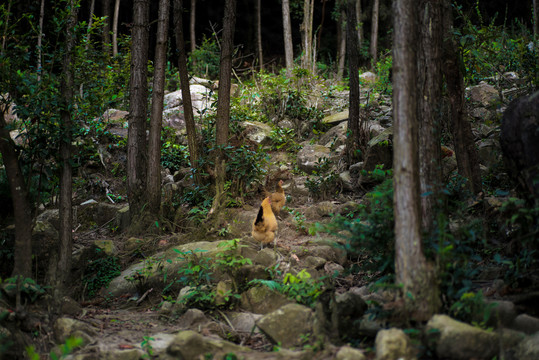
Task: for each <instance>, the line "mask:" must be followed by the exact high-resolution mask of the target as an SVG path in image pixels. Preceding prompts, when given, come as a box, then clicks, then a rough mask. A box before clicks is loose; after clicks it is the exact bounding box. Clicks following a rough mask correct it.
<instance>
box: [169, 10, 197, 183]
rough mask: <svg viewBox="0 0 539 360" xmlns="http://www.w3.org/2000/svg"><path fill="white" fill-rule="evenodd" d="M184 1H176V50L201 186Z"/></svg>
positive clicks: (189, 136)
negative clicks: (184, 24)
mask: <svg viewBox="0 0 539 360" xmlns="http://www.w3.org/2000/svg"><path fill="white" fill-rule="evenodd" d="M182 15H183V1H182V0H174V29H175V35H176V48H177V49H178V52H179V54H178V73H179V75H180V88H181V90H182V100H183V114H184V116H185V128H186V130H187V144H188V146H189V159H190V161H191V168H192V169H194V170H195V171H194V177H195V183H196V184H200V176H199V174H198V173H199V172H198V171H197V168H198V159H199V157H200V155H199V154H200V151H199V148H200V146H199V137H198V133H197V129H196V126H195V118H194V116H193V105H192V102H191V91H190V87H189V73H188V72H187V54H186V48H185V38H184V35H183V18H182Z"/></svg>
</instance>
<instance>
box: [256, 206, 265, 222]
mask: <svg viewBox="0 0 539 360" xmlns="http://www.w3.org/2000/svg"><path fill="white" fill-rule="evenodd" d="M262 222H264V209H263V208H262V206H260V210H258V215H257V216H256V220H255V225H258V224H260V223H262Z"/></svg>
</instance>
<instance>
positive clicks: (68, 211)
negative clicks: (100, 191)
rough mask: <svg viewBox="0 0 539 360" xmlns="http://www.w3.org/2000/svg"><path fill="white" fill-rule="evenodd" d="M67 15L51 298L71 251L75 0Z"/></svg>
mask: <svg viewBox="0 0 539 360" xmlns="http://www.w3.org/2000/svg"><path fill="white" fill-rule="evenodd" d="M69 10H70V13H69V18H68V22H67V25H66V26H67V28H66V49H65V54H64V60H63V70H62V72H63V78H62V82H61V94H62V100H63V106H62V109H61V110H60V119H61V121H62V127H63V130H62V133H63V134H62V141H61V142H60V158H61V174H60V208H59V218H60V231H59V234H60V246H59V250H58V265H57V272H56V286H55V296H54V298H55V301H58V300H59V299H60V296H61V295H63V293H64V292H65V289H66V288H67V286H68V283H69V280H70V276H69V275H70V274H71V253H72V251H73V201H72V194H73V186H72V183H73V182H72V178H73V169H72V166H71V147H72V145H71V143H72V139H73V122H72V119H71V109H72V103H73V86H74V80H73V77H74V69H73V51H74V49H75V40H76V36H75V26H76V24H77V13H78V6H76V4H75V0H71V1H70V2H69Z"/></svg>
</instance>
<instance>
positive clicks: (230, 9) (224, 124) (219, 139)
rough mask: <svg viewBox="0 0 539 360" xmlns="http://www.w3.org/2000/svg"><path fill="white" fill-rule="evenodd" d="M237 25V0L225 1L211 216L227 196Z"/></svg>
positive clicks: (216, 211)
mask: <svg viewBox="0 0 539 360" xmlns="http://www.w3.org/2000/svg"><path fill="white" fill-rule="evenodd" d="M235 25H236V0H225V15H224V18H223V37H222V41H221V61H220V68H219V94H218V97H217V120H216V129H215V149H216V158H215V198H214V201H213V205H212V208H211V210H210V214H216V213H218V210H220V209H221V207H222V205H223V200H224V195H225V191H224V187H225V177H226V160H225V152H224V148H225V146H226V145H227V144H228V127H229V122H230V76H231V72H232V52H233V50H234V27H235Z"/></svg>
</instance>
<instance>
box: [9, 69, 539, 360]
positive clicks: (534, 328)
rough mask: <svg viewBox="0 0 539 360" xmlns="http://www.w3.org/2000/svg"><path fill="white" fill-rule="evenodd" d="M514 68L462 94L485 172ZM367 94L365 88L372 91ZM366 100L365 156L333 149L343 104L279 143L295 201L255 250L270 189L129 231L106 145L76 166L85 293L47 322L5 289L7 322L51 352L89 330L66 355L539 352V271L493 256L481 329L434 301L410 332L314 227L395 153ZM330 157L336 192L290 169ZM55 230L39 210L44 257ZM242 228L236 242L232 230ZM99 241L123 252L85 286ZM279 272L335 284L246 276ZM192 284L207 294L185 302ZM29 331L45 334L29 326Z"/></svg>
mask: <svg viewBox="0 0 539 360" xmlns="http://www.w3.org/2000/svg"><path fill="white" fill-rule="evenodd" d="M507 81H508V84H507V86H506V88H505V89H504V96H505V97H504V99H505V100H504V101H500V93H499V91H498V90H496V89H494V87H492V86H490V85H488V84H486V83H485V84H480V85H478V86H477V87H474V88H471V89H468V92H467V95H468V98H469V101H470V104H472V105H473V106H470V119H472V121H473V122H474V135H475V139H476V144H477V146H478V149H479V156H480V160H481V165H482V171H483V172H484V174H487V173H488V172H489V169H490V168H492V167H493V166H496V164H499V163H500V156H501V150H500V145H499V127H497V126H496V125H494V124H495V123H496V121H495V119H499V117H500V116H501V114H502V113H503V110H504V109H505V106H506V105H507V102H508V101H509V100H510V98H511V96H512V95H511V94H513V93H516V92H518V91H517V90H518V86H517V85H515V84H514V83H512V82H511V81H513V80H510V79H509V80H507ZM193 91H194V94H193V96H194V100H195V106H200V107H201V108H203V107H204V104H206V103H207V99H206V98H205V97H204V96H205V95H204V94H205V92H207V90H206V88H205V87H204V86H203V85H200V84H198V85H194V86H193ZM178 95H179V94H174V93H172V94H169V95H168V96H167V108H166V110H165V114H166V116H165V120H164V121H165V122H166V124H167V125H169V126H172V127H173V128H175V129H176V131H177V132H178V136H182V135H181V129H182V126H183V125H182V119H181V116H178V114H179V113H181V112H179V111H178V107H181V101H180V100H181V99H180V100H178V98H177V96H178ZM363 95H364V97H363V99H364V101H366V99H367V98H368V96H369V95H368V93H365V94H363ZM343 96H344V97H346V94H344V95H343ZM369 101H370V103H371V108H370V109H371V110H370V111H372V113H371V116H370V118H369V121H368V122H366V126H367V128H368V129H369V131H368V133H369V136H370V138H371V141H370V142H369V156H368V158H367V159H366V160H365V161H364V162H362V163H358V164H355V165H353V166H351V167H349V168H343V165H342V162H341V161H340V159H341V158H342V157H343V150H344V140H345V137H346V122H345V121H344V120H346V119H347V114H346V112H339V111H337V110H335V111H333V112H332V113H331V114H328V115H330V116H328V117H326V118H325V119H324V122H325V123H326V124H328V125H327V126H328V131H327V132H326V133H325V134H324V135H323V136H321V137H320V138H319V139H317V141H306V142H304V143H302V145H303V147H302V149H301V150H300V151H299V153H298V154H297V156H295V157H290V156H289V155H288V154H286V153H285V152H277V151H275V152H272V154H271V156H272V159H271V161H270V162H269V164H270V165H269V175H268V179H270V180H271V181H270V182H271V183H275V182H276V181H277V180H279V179H282V180H284V182H285V184H284V189H285V192H286V194H287V200H288V202H287V209H285V210H284V211H283V212H282V214H281V216H280V218H279V219H278V223H279V231H278V238H277V246H276V247H275V248H273V247H268V248H265V249H260V245H259V244H257V243H255V242H254V240H253V239H252V237H251V236H250V231H251V223H252V221H253V219H254V218H255V217H256V213H257V212H258V206H259V204H260V197H261V195H260V194H257V193H256V191H254V190H253V192H252V194H251V196H250V197H247V198H246V201H245V203H243V204H242V206H241V207H237V208H231V209H228V210H227V211H226V213H225V214H224V215H223V216H222V217H221V218H220V219H218V221H215V222H212V224H211V225H208V224H205V223H198V222H196V220H189V221H187V220H185V219H186V218H188V217H189V216H188V215H189V214H188V213H187V211H188V209H185V208H182V207H180V208H179V209H178V210H177V211H176V213H175V214H173V215H172V214H171V216H170V217H169V218H170V219H171V220H170V222H169V223H168V224H163V225H162V226H163V228H166V230H172V232H171V233H170V232H168V235H167V232H161V231H156V230H155V229H154V231H152V232H153V234H152V232H150V234H149V235H147V236H144V237H135V236H130V235H128V234H127V233H125V232H124V231H125V230H126V229H127V225H126V224H127V219H128V213H127V207H126V204H125V202H123V201H122V199H119V198H118V196H117V194H121V193H122V192H123V188H124V187H125V184H124V183H123V182H122V181H121V179H118V178H117V177H114V176H111V174H112V173H113V172H112V171H111V169H112V168H114V167H115V166H118V165H115V164H120V165H119V166H121V164H123V163H125V154H122V152H121V151H118V150H117V149H115V148H114V146H112V147H111V146H103V147H102V148H101V151H100V159H99V161H96V162H95V163H89V164H86V165H85V167H84V168H83V169H81V174H80V177H81V178H84V179H86V181H87V182H86V188H85V191H82V190H81V191H80V192H79V193H77V194H75V197H76V199H77V201H76V203H77V207H76V220H75V224H76V228H75V230H74V240H75V252H74V270H73V272H74V278H77V279H79V281H77V282H76V283H74V284H73V293H74V294H77V296H76V297H77V301H74V300H73V299H70V298H66V299H65V301H64V304H63V306H62V309H60V311H59V312H60V313H61V314H63V315H62V316H60V317H59V318H58V319H56V320H54V322H53V323H50V322H49V320H48V319H49V318H48V317H47V316H45V315H44V313H43V308H44V307H46V304H47V303H48V302H47V301H48V300H47V298H42V299H41V300H38V302H37V303H35V304H34V305H32V306H33V307H30V308H29V310H28V315H27V316H25V317H22V318H21V317H20V316H19V315H20V314H14V313H13V312H12V311H10V310H9V309H10V303H9V301H6V302H2V303H1V304H0V306H1V307H3V308H5V309H7V312H8V313H9V315H7V317H6V318H5V319H4V323H2V324H5V327H4V325H2V326H0V330H1V331H2V333H4V334H8V337H13V338H14V339H16V341H15V342H16V343H17V344H26V345H31V344H33V345H34V346H35V347H36V349H37V350H38V351H39V352H41V353H42V354H45V353H46V352H47V351H48V349H50V348H52V347H53V348H54V351H56V352H60V351H61V348H60V347H59V346H58V344H62V343H64V342H65V341H66V339H67V338H68V337H70V336H75V337H79V338H82V339H83V345H82V346H80V347H78V348H77V349H74V351H73V354H72V355H70V357H69V358H72V359H78V360H83V359H84V360H89V359H139V358H141V357H145V358H159V359H210V358H213V359H234V358H244V359H340V360H345V359H365V358H366V359H374V358H376V359H398V358H404V359H413V358H415V357H416V356H417V354H418V352H419V353H420V354H421V357H422V358H440V359H445V358H453V359H483V358H484V359H491V358H493V357H495V356H498V358H502V357H503V358H505V359H524V360H526V359H537V358H539V335H538V334H539V332H538V331H539V318H538V316H539V313H538V310H537V306H536V304H537V303H538V302H537V301H538V298H539V292H538V289H539V286H538V284H539V281H538V278H537V273H535V274H532V275H530V279H532V281H531V284H528V287H527V288H526V289H524V290H523V291H520V292H516V291H508V289H507V286H506V284H504V282H503V280H502V279H503V274H500V269H499V268H496V267H494V268H489V271H485V273H484V274H483V275H482V276H481V281H480V282H478V283H477V287H478V289H482V290H483V293H484V294H485V295H486V297H487V301H490V302H495V305H493V309H492V313H493V316H491V319H490V321H491V322H490V323H489V324H488V326H489V328H488V330H484V329H481V328H480V327H476V326H472V325H469V324H465V323H463V322H459V321H457V320H455V319H451V318H450V317H448V316H445V315H436V316H434V317H433V318H432V319H431V320H430V321H429V322H428V323H427V324H426V325H425V326H424V327H422V328H419V330H418V331H417V332H414V331H411V330H410V328H412V327H413V326H412V325H413V324H409V323H407V321H406V320H405V319H399V318H398V316H394V317H393V318H392V319H391V322H389V321H388V319H387V318H386V319H384V318H382V317H378V318H376V317H373V316H372V315H373V311H374V310H373V309H383V310H386V311H393V312H394V313H396V314H398V309H399V307H400V304H399V303H398V302H396V301H395V294H394V293H393V292H392V291H391V290H390V289H378V288H372V287H369V286H368V285H369V284H370V283H371V280H372V278H373V276H376V274H372V273H358V272H353V273H352V274H350V273H348V272H347V271H346V270H347V269H350V268H351V266H352V265H354V264H359V263H361V262H364V261H369V259H366V258H362V257H358V258H352V257H351V256H350V255H349V254H347V251H346V248H345V247H344V245H345V241H344V240H343V238H341V237H339V236H336V235H329V234H326V233H316V234H310V233H309V229H310V228H311V225H313V224H315V223H326V222H328V221H329V220H330V219H331V215H333V214H342V215H348V214H351V213H353V211H354V209H355V208H356V206H357V204H358V203H361V202H362V201H363V200H362V195H363V194H364V193H365V191H366V189H368V186H372V185H370V184H369V179H366V178H362V177H361V176H362V175H361V172H360V171H361V170H363V169H365V170H373V169H374V167H375V165H377V164H384V165H385V167H386V168H389V167H391V149H390V147H388V146H387V144H388V142H389V143H390V141H391V135H392V128H391V107H390V99H389V98H386V97H383V96H380V97H378V98H374V99H371V98H369ZM344 103H345V102H344ZM106 115H107V116H106V119H107V120H106V121H108V122H109V128H108V130H109V131H110V132H111V133H113V134H115V135H117V136H120V137H125V136H126V132H125V128H124V127H123V125H122V124H123V121H124V117H125V115H126V114H125V113H123V112H119V111H112V110H111V111H109V112H107V114H106ZM243 125H244V127H245V129H246V130H245V136H246V137H247V138H248V139H250V141H252V142H254V143H260V144H264V143H265V142H267V141H268V139H269V135H270V130H271V128H269V127H268V126H267V125H265V124H260V123H255V122H248V123H245V124H243ZM281 125H282V126H285V125H286V124H281ZM281 125H280V126H281ZM449 154H450V155H449V156H447V157H446V158H444V174H445V175H448V174H450V173H451V171H453V170H454V169H455V167H456V160H455V158H454V155H451V153H449ZM323 158H326V159H330V160H331V168H330V170H329V171H328V173H330V174H334V176H335V179H334V180H335V181H334V183H335V184H336V187H335V188H333V189H328V192H327V193H326V192H324V191H321V192H319V193H317V194H313V193H312V192H311V191H309V188H308V181H307V180H308V176H307V175H303V176H296V175H293V174H294V168H296V167H297V168H298V169H299V170H301V171H303V172H305V173H307V174H311V173H312V172H313V171H314V170H317V169H318V168H317V166H318V165H319V164H320V159H323ZM317 164H318V165H317ZM103 168H104V169H107V171H103ZM184 175H185V172H182V171H179V172H177V173H175V174H171V173H170V172H166V171H164V173H163V179H164V182H163V187H164V192H165V194H169V195H170V194H173V193H174V192H181V191H183V189H185V188H187V187H188V186H189V184H188V183H187V182H186V178H185V176H184ZM492 176H499V177H500V181H502V178H503V177H504V176H505V177H507V174H505V175H504V174H495V175H492ZM494 181H496V179H494ZM268 186H269V185H268ZM169 198H170V199H171V198H172V196H170V197H169ZM165 199H167V196H165ZM502 200H503V199H502V198H500V197H496V196H489V195H486V196H485V197H483V198H482V199H481V200H480V201H481V203H482V206H484V209H485V212H486V213H495V212H496V211H497V209H499V207H500V206H501V201H502ZM471 206H473V204H472V205H471ZM57 228H58V214H57V210H50V209H49V210H45V211H43V212H42V213H41V215H40V216H39V217H38V219H37V221H36V227H35V230H34V238H35V246H36V247H37V248H39V249H40V251H39V254H40V256H41V257H44V258H46V257H47V256H48V254H49V250H50V247H51V246H53V244H54V239H56V238H57ZM7 231H9V229H7ZM11 231H12V229H11ZM233 239H239V242H237V243H234V242H231V241H232V240H233ZM231 244H235V245H231ZM231 246H233V247H231ZM96 251H97V252H98V253H100V255H99V256H96ZM102 254H107V255H109V256H114V257H117V258H119V259H121V260H120V261H121V263H120V264H121V268H122V273H121V274H120V275H119V276H115V277H114V278H113V279H111V280H112V281H111V282H110V284H109V285H108V286H107V287H105V288H101V289H95V294H93V293H91V290H93V289H89V288H86V287H84V286H83V285H82V284H83V281H82V280H83V279H85V278H84V276H85V266H86V265H85V264H88V263H90V262H93V261H96V260H97V259H100V258H103V257H102ZM225 255H226V256H228V257H227V258H226V259H227V260H226V261H225V262H227V263H228V264H231V263H232V262H233V261H236V262H235V263H234V264H235V265H234V266H232V267H230V266H229V267H227V266H221V267H217V268H213V269H212V270H211V273H212V274H211V279H209V278H208V279H206V278H204V279H202V277H204V275H209V274H205V273H204V271H207V272H208V273H209V272H210V270H204V269H205V268H204V265H205V261H206V260H204V259H209V260H208V262H211V263H215V262H219V261H222V260H223V259H225V258H224V257H223V256H225ZM144 259H145V260H144ZM150 259H151V260H150ZM245 259H249V260H248V261H247V260H245ZM238 262H239V263H238ZM102 264H103V268H104V270H103V272H102V273H100V276H103V274H106V271H105V266H107V265H110V264H108V263H106V262H103V263H102ZM197 266H198V268H197ZM195 268H196V269H198V270H195ZM185 269H190V270H193V271H195V272H196V271H198V273H197V274H199V275H201V280H200V281H199V282H198V283H191V284H189V286H184V285H180V284H178V283H176V284H173V285H171V286H170V287H168V286H167V285H168V284H170V283H171V281H172V280H175V279H178V278H180V277H181V276H185V274H186V273H185ZM200 269H203V270H200ZM44 270H45V269H40V271H44ZM286 273H291V274H293V275H295V276H300V275H299V274H306V273H308V274H309V275H308V276H309V277H310V279H311V280H312V281H316V280H317V279H325V280H321V281H323V282H324V285H325V287H324V289H326V290H323V291H321V292H320V294H319V295H320V297H319V301H318V302H317V303H316V304H307V305H305V304H303V305H302V304H298V303H297V302H296V301H293V300H292V299H290V298H289V297H286V296H285V295H283V294H282V293H280V292H278V291H274V290H272V289H271V288H270V287H269V286H265V285H259V286H249V285H248V283H249V281H251V280H254V279H259V280H260V279H262V280H270V279H271V276H274V277H275V278H277V279H279V276H280V277H281V278H282V276H284V275H285V274H286ZM86 274H87V272H86ZM279 274H280V275H279ZM109 275H110V274H109ZM309 281H310V280H309ZM4 290H5V289H4ZM303 290H305V288H303ZM212 292H213V293H215V294H217V296H215V297H214V298H211V300H207V299H206V298H204V296H205V295H208V294H209V293H212ZM193 294H196V296H198V300H201V301H200V304H203V306H195V305H193V304H194V303H193V302H190V300H189V297H190V296H192V295H193ZM92 295H93V296H92ZM7 299H8V300H9V294H7ZM205 301H206V302H205ZM308 305H312V306H308ZM38 309H41V310H38ZM40 314H43V315H40ZM406 329H408V330H406ZM404 330H406V331H404ZM29 333H32V334H35V335H36V336H35V337H29V336H28V334H29ZM349 340H350V341H349ZM14 351H15V350H14ZM16 351H18V352H12V353H9V356H11V357H16V356H17V355H20V354H21V351H22V350H21V347H18V348H16ZM208 354H211V355H208ZM234 355H235V356H236V357H234Z"/></svg>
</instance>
